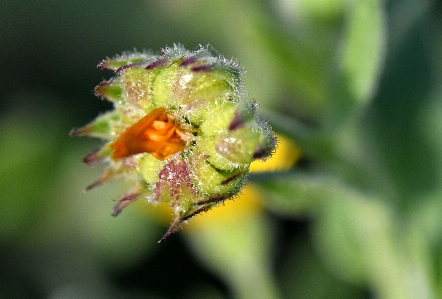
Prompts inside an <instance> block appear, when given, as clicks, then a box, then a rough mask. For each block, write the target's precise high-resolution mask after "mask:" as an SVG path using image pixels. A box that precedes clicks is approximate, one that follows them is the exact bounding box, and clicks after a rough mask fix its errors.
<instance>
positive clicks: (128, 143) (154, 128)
mask: <svg viewBox="0 0 442 299" xmlns="http://www.w3.org/2000/svg"><path fill="white" fill-rule="evenodd" d="M181 136H183V133H182V132H181V131H180V129H179V127H178V126H177V124H176V122H175V119H174V117H173V115H171V114H168V113H167V112H166V108H164V107H159V108H155V109H153V110H152V111H151V112H150V113H149V114H147V115H146V116H144V117H143V118H142V119H140V120H139V121H138V122H136V123H135V124H133V125H132V126H130V127H129V128H128V129H126V131H124V132H123V133H122V134H121V135H120V137H118V138H117V139H116V140H115V141H114V142H113V143H112V144H111V145H110V148H111V149H113V150H114V153H113V154H112V158H113V159H119V158H124V157H128V156H132V155H135V154H139V153H150V154H152V156H154V157H155V158H157V159H158V160H166V159H167V158H169V157H170V156H171V155H173V154H175V153H177V152H179V151H182V150H183V149H184V147H185V141H184V140H183V139H182V138H181Z"/></svg>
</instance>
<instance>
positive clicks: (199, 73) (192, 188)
mask: <svg viewBox="0 0 442 299" xmlns="http://www.w3.org/2000/svg"><path fill="white" fill-rule="evenodd" d="M98 66H99V67H100V68H103V69H108V70H112V71H114V73H115V76H114V77H113V78H112V79H110V80H108V81H104V82H102V83H100V84H99V85H98V86H97V87H96V88H95V94H96V95H97V96H100V97H101V98H103V99H106V100H108V101H111V102H112V103H113V104H114V108H115V109H114V110H113V111H110V112H107V113H105V114H103V115H101V116H99V117H98V118H97V119H96V120H95V121H93V122H91V123H89V124H87V125H86V126H84V127H81V128H79V129H74V130H72V132H71V135H75V136H92V137H97V138H101V139H104V140H106V141H107V142H106V143H105V144H104V146H103V147H102V148H100V149H99V150H97V151H95V152H93V153H91V154H89V155H87V156H86V157H85V158H84V159H83V161H84V162H85V163H86V164H92V163H96V162H106V163H107V164H108V167H107V169H106V170H105V171H104V173H103V174H102V175H101V176H100V177H99V178H98V179H97V180H96V181H95V182H93V183H92V184H91V185H89V186H88V187H87V188H86V190H90V189H92V188H94V187H96V186H98V185H101V184H102V183H104V182H107V181H111V180H113V179H117V178H124V179H126V180H128V181H130V182H131V184H132V188H131V189H130V190H129V191H128V192H127V193H126V195H124V196H123V197H122V198H121V199H120V200H119V202H118V203H117V205H116V206H115V208H114V211H113V215H114V216H117V215H118V214H119V213H120V212H121V211H122V209H123V208H124V207H126V206H127V205H128V204H130V203H131V202H133V201H135V200H137V199H140V198H144V199H146V200H147V201H148V202H149V203H153V204H155V203H160V202H167V203H169V204H170V206H171V208H172V209H173V212H174V217H175V218H174V220H173V222H172V224H171V226H170V228H169V229H168V231H167V232H166V234H165V235H164V236H163V238H162V239H161V240H160V242H161V241H163V240H164V239H165V238H167V237H168V236H169V235H170V234H172V233H174V232H175V231H177V230H178V229H179V228H180V227H181V225H182V224H183V222H185V221H186V220H188V219H190V218H192V217H193V216H195V215H197V214H199V213H202V212H206V211H208V210H210V209H211V208H212V207H214V206H216V205H217V204H219V203H222V202H223V201H225V200H228V199H231V198H232V197H234V196H235V195H237V194H238V193H239V192H240V190H241V188H242V186H243V185H244V183H245V180H246V177H247V174H248V172H249V167H250V163H251V162H252V161H254V160H256V159H262V160H265V159H266V158H267V157H269V156H270V155H271V154H272V152H273V151H274V150H275V147H276V138H275V136H274V134H273V132H272V130H271V128H270V126H269V125H268V124H267V123H266V122H264V121H262V120H260V119H258V118H257V117H256V116H255V111H256V109H257V108H258V104H257V103H256V102H254V101H251V100H249V99H248V98H247V93H246V92H245V90H244V89H243V86H242V82H243V75H244V71H243V70H242V69H241V68H240V67H239V65H238V63H237V62H235V61H232V60H229V59H227V58H225V57H223V56H216V57H215V56H213V55H212V54H211V53H210V51H209V50H208V47H203V46H199V47H198V48H197V49H196V50H194V51H188V50H185V49H184V48H183V47H182V46H180V45H175V46H173V47H166V48H165V49H163V50H162V51H161V53H160V55H154V54H150V53H124V54H123V55H121V56H117V57H115V58H112V59H106V60H103V61H102V62H100V64H99V65H98Z"/></svg>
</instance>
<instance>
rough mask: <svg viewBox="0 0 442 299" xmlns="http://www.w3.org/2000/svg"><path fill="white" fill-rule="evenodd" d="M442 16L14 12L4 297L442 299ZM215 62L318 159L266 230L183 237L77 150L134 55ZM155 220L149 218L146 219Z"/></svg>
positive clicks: (413, 9)
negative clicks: (80, 132) (123, 198)
mask: <svg viewBox="0 0 442 299" xmlns="http://www.w3.org/2000/svg"><path fill="white" fill-rule="evenodd" d="M441 17H442V11H441V5H440V4H439V3H438V2H436V1H432V0H394V1H393V0H390V1H387V0H385V1H381V0H355V1H351V0H273V1H270V0H268V1H263V0H259V1H252V0H244V1H236V0H224V1H222V0H213V1H212V0H210V1H203V0H164V1H147V0H146V1H125V2H123V1H114V0H108V1H80V0H79V1H4V0H3V1H1V2H0V54H1V55H0V67H1V72H0V90H1V91H2V92H1V94H0V120H1V122H0V124H1V125H0V159H1V163H0V165H1V166H0V194H1V197H0V198H1V202H2V205H1V206H2V207H1V209H0V298H1V299H3V298H51V299H61V298H312V299H313V298H385V299H390V298H400V299H402V298H442V217H441V215H442V188H441V182H442V150H441V148H442V84H441V82H442V18H441ZM174 43H182V44H183V45H185V46H186V47H187V48H188V49H193V48H195V47H197V45H198V44H203V45H205V44H208V43H209V44H210V45H211V46H212V47H213V48H214V49H216V51H219V53H222V54H224V55H226V56H227V57H235V58H236V59H237V60H238V61H239V62H240V63H241V65H242V66H243V67H244V68H245V70H246V71H247V73H246V78H245V79H246V83H245V85H246V89H247V90H248V91H249V93H250V97H252V98H255V99H256V100H257V101H259V102H260V103H261V108H262V109H261V112H262V114H263V116H264V117H265V118H266V119H267V120H268V121H269V122H270V123H271V124H272V125H273V127H274V129H275V130H276V131H277V132H279V133H283V134H284V135H286V136H287V137H290V138H292V139H293V140H294V141H295V142H296V143H297V144H298V145H299V146H300V147H301V150H302V151H303V159H302V161H301V162H300V164H299V165H298V166H297V167H295V168H294V169H292V170H290V171H288V172H284V173H280V174H265V175H255V176H252V177H251V183H253V184H254V185H255V186H256V187H258V188H259V190H260V192H261V195H262V196H261V197H262V198H260V200H261V201H262V202H263V205H264V207H265V209H264V211H262V212H260V213H258V214H256V215H253V216H251V217H244V219H243V221H242V222H240V223H239V224H238V225H237V226H232V227H226V228H222V227H221V228H220V227H207V228H204V229H202V230H201V231H200V232H196V233H192V234H187V233H182V232H180V233H178V234H175V235H173V236H172V237H171V238H170V239H168V240H167V241H166V242H165V243H164V244H161V245H158V244H157V240H158V239H159V238H161V236H162V234H163V233H164V231H165V229H166V227H165V226H164V224H162V223H160V222H158V221H156V220H155V219H153V218H152V217H151V216H149V215H147V214H144V213H142V212H139V211H137V209H138V208H139V207H129V208H128V210H127V211H125V212H124V213H122V215H120V216H119V217H117V218H112V217H111V216H110V213H111V210H112V207H113V206H114V204H115V201H116V200H118V199H119V196H120V195H121V194H122V193H123V190H124V183H123V182H119V183H113V184H108V185H106V186H104V187H101V188H98V189H96V190H93V191H91V192H88V193H86V194H85V193H83V191H82V190H83V189H84V187H85V186H87V185H88V184H90V183H91V182H93V181H94V180H95V179H96V178H97V177H98V176H99V174H100V173H101V171H102V167H101V166H100V165H98V166H94V167H88V166H86V165H83V164H82V163H81V158H82V157H83V156H84V155H86V154H88V153H89V152H91V151H92V150H94V149H96V148H97V147H98V146H99V145H100V141H98V140H93V139H87V138H71V137H69V136H68V133H69V131H70V130H71V129H72V128H73V127H78V126H81V125H83V124H85V123H87V122H89V121H90V120H92V119H94V118H95V117H96V115H97V114H99V113H100V112H103V111H106V110H108V109H111V105H110V104H109V103H106V102H103V101H101V100H99V99H98V98H96V97H95V96H94V95H93V92H92V90H93V88H94V87H95V86H96V85H97V84H98V83H99V82H101V81H102V80H103V79H107V78H110V76H111V75H112V74H111V73H110V72H106V71H102V70H99V69H97V68H95V66H96V65H97V64H98V62H100V61H101V60H102V59H104V58H106V57H112V56H114V55H115V54H118V53H121V52H123V51H126V50H133V49H137V50H143V49H151V50H153V51H158V50H159V49H160V48H161V47H164V46H166V45H173V44H174ZM147 208H148V207H147Z"/></svg>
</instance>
